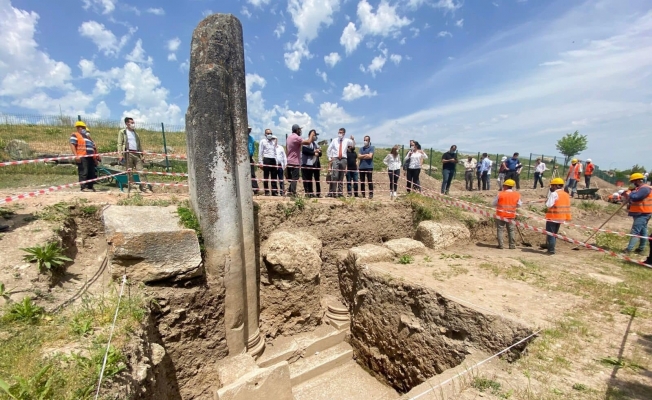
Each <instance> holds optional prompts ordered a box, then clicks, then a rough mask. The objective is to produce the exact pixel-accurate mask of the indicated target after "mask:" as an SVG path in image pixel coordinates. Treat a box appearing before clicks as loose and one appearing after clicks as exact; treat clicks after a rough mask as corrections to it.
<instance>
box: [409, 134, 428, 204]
mask: <svg viewBox="0 0 652 400" xmlns="http://www.w3.org/2000/svg"><path fill="white" fill-rule="evenodd" d="M427 158H428V156H427V155H426V153H424V152H423V151H422V150H421V145H420V144H419V142H417V141H415V142H414V145H413V146H412V148H411V149H410V151H409V152H408V153H407V155H406V156H405V162H406V163H408V167H407V181H408V182H407V192H408V193H410V189H411V188H414V189H415V190H418V191H419V192H420V191H421V182H420V181H419V174H420V173H421V164H423V161H424V160H426V159H427Z"/></svg>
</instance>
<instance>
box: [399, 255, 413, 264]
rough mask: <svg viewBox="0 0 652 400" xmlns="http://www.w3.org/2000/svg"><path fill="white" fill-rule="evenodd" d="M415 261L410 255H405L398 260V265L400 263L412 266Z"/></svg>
mask: <svg viewBox="0 0 652 400" xmlns="http://www.w3.org/2000/svg"><path fill="white" fill-rule="evenodd" d="M413 261H414V258H413V257H412V256H411V255H409V254H403V255H402V256H401V257H400V258H399V259H398V263H399V264H412V262H413Z"/></svg>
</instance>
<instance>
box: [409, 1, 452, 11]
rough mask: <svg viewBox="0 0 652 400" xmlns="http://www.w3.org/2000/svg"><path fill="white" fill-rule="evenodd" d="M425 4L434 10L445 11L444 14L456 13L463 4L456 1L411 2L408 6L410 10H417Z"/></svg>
mask: <svg viewBox="0 0 652 400" xmlns="http://www.w3.org/2000/svg"><path fill="white" fill-rule="evenodd" d="M424 4H429V5H430V6H431V7H434V8H441V9H443V10H444V13H448V12H455V11H456V10H458V9H459V8H461V7H462V2H461V1H458V2H455V0H437V1H433V0H409V1H408V4H407V5H408V7H409V8H410V9H412V10H416V9H417V8H419V7H421V6H422V5H424Z"/></svg>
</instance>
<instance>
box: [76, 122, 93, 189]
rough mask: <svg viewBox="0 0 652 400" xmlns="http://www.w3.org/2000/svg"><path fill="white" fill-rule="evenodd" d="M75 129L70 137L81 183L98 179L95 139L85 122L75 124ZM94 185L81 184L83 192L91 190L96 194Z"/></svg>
mask: <svg viewBox="0 0 652 400" xmlns="http://www.w3.org/2000/svg"><path fill="white" fill-rule="evenodd" d="M75 129H76V130H75V132H73V133H72V134H71V135H70V149H71V150H72V152H73V154H75V162H76V163H77V175H78V176H79V182H85V181H88V180H93V179H95V178H96V177H97V174H96V171H95V166H96V165H97V164H98V159H97V147H96V146H95V142H93V139H91V135H90V134H89V133H88V132H87V130H86V124H85V123H84V122H83V121H77V122H75ZM94 183H95V182H87V183H83V184H81V185H80V186H81V191H82V192H84V191H86V190H90V191H92V192H94V191H95V189H94V188H93V185H94Z"/></svg>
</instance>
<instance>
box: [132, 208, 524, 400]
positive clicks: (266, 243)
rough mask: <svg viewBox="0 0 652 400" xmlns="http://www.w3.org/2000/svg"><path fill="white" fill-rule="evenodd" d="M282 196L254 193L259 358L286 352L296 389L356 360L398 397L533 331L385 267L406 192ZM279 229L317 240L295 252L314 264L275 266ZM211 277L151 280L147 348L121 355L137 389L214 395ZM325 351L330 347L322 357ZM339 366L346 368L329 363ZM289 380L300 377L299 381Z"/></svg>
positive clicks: (307, 391) (152, 394)
mask: <svg viewBox="0 0 652 400" xmlns="http://www.w3.org/2000/svg"><path fill="white" fill-rule="evenodd" d="M290 205H291V203H286V204H280V203H272V202H269V203H263V202H261V204H259V205H258V206H257V207H256V229H257V238H258V243H257V247H258V248H259V254H260V259H261V261H260V277H259V279H260V304H261V314H260V315H261V317H260V321H261V322H260V323H261V332H264V334H265V339H266V343H267V346H266V349H265V352H264V353H263V354H262V356H261V357H260V358H259V359H258V365H259V367H261V368H267V367H269V366H270V365H271V364H274V363H276V362H282V361H285V362H287V363H288V364H289V368H290V377H289V379H291V381H292V388H293V389H292V390H293V393H294V397H295V398H296V399H302V398H320V397H319V394H320V393H321V392H323V391H324V390H326V389H320V387H319V385H317V384H316V383H315V384H312V383H311V382H313V381H315V382H316V381H318V379H319V377H318V376H323V377H327V378H328V381H329V385H331V386H332V385H337V382H338V379H339V378H338V376H341V375H351V376H358V375H356V374H360V373H361V371H362V370H363V369H364V371H367V372H364V371H362V373H364V374H368V373H370V374H371V375H373V377H374V378H375V381H376V382H381V383H380V384H379V385H380V389H378V390H381V389H382V386H384V385H387V386H389V387H391V388H393V389H389V387H387V386H384V387H387V389H382V390H381V391H380V392H374V393H382V394H383V395H382V396H381V397H382V398H398V397H399V396H400V393H407V392H408V391H410V390H411V389H412V388H414V387H415V386H417V385H419V384H421V383H423V382H425V381H426V380H428V379H429V378H431V377H433V376H435V375H438V374H441V373H443V372H445V371H446V370H448V369H450V368H454V367H455V366H458V365H460V364H461V363H462V362H464V360H465V359H466V357H467V355H468V354H469V353H471V352H472V351H476V350H480V351H482V352H486V353H495V352H497V351H499V350H502V349H503V348H506V347H508V346H510V345H512V344H513V343H515V342H517V341H518V340H520V339H523V338H525V337H527V336H528V335H529V334H531V332H532V330H531V328H529V327H527V326H526V325H525V324H523V323H521V322H518V321H516V320H512V319H509V318H507V317H503V316H499V315H496V314H493V313H490V312H485V311H483V310H480V309H477V308H474V307H472V306H469V305H467V304H460V303H459V302H456V301H454V300H453V299H451V298H449V297H447V296H446V295H445V294H442V293H441V291H440V290H438V288H437V287H433V286H431V285H423V284H421V283H419V282H414V281H412V280H410V279H404V278H403V277H401V276H400V275H401V274H400V273H396V271H391V270H390V268H387V266H388V265H397V264H396V263H397V260H398V258H399V253H392V252H391V251H389V250H388V249H387V247H384V245H385V244H387V243H389V242H390V241H392V240H393V239H400V238H404V237H406V236H413V235H415V224H414V220H413V218H414V217H415V213H414V211H413V209H412V208H411V207H410V206H409V205H408V204H402V203H394V204H392V205H378V206H374V207H369V206H360V205H356V206H351V205H345V204H319V203H313V204H309V205H307V206H306V207H305V209H303V210H295V211H293V212H292V213H285V212H283V213H280V212H279V207H288V206H290ZM473 226H474V228H473V229H472V232H471V238H475V237H477V236H478V235H480V236H482V235H489V234H491V232H492V229H493V228H492V226H491V224H490V223H489V224H488V223H487V222H486V221H484V222H483V221H479V222H476V223H475V224H474V225H473ZM279 232H281V233H283V234H285V233H290V234H294V235H299V237H301V238H303V239H301V240H298V241H297V242H292V243H285V244H283V245H281V244H279V245H278V246H277V247H279V246H280V247H279V248H278V249H277V250H278V252H280V253H288V254H294V253H291V252H292V251H293V250H291V249H293V248H295V249H296V247H297V246H299V245H300V244H301V243H299V242H305V243H312V242H315V243H319V247H318V249H317V250H314V251H312V252H309V251H307V250H306V251H305V252H304V253H300V254H303V256H305V257H306V258H305V260H306V261H305V262H304V263H303V264H309V261H308V258H309V257H310V254H313V253H314V254H317V255H316V257H318V260H319V265H318V273H317V274H314V275H313V274H309V273H308V272H306V271H307V270H306V269H305V268H304V269H296V270H293V272H292V273H287V270H286V269H284V268H280V266H279V263H280V261H272V260H273V258H272V257H271V256H270V255H269V253H270V252H271V250H270V248H271V247H273V246H272V245H271V242H273V241H274V240H276V239H275V237H277V236H278V235H279ZM279 237H281V238H282V237H284V236H282V235H281V236H279ZM308 237H311V238H312V239H310V240H308ZM466 240H468V239H466ZM412 242H416V241H412ZM410 243H411V242H410ZM461 243H463V240H462V242H461ZM315 246H317V245H315ZM360 246H362V247H360ZM308 250H311V249H308ZM302 251H303V250H302ZM406 251H408V252H410V251H412V250H406ZM314 254H313V256H314ZM370 255H371V257H370ZM405 267H406V268H409V267H410V266H405ZM215 287H216V285H214V284H213V283H212V282H210V281H207V280H206V279H205V278H203V277H201V278H195V279H191V280H187V281H185V282H177V283H170V284H166V283H165V282H159V283H157V284H156V285H152V286H148V288H147V290H148V291H149V292H150V294H151V295H152V296H153V297H154V298H155V300H154V301H153V302H152V303H151V306H150V307H151V310H152V313H151V317H150V318H149V320H148V324H147V327H146V329H145V330H144V333H143V334H141V336H140V339H139V340H140V342H139V343H140V345H139V346H140V347H141V349H145V350H141V351H140V353H139V352H138V351H132V352H131V353H133V354H134V355H135V356H134V357H133V360H132V362H131V363H130V364H132V368H131V369H132V372H131V375H137V372H138V370H140V371H141V374H140V375H141V378H143V377H145V376H146V377H147V379H146V381H148V382H149V383H148V384H147V386H149V387H150V389H149V390H145V391H144V392H142V393H140V394H139V396H138V397H140V398H152V399H153V398H161V397H160V396H165V398H169V399H174V398H179V399H200V398H212V397H211V396H213V395H214V393H216V391H217V390H218V389H219V388H220V387H223V386H225V385H227V382H222V381H220V379H224V378H223V374H221V373H220V368H221V367H220V366H221V365H222V364H224V363H225V362H226V357H227V355H228V348H227V346H226V336H225V332H224V293H223V292H219V291H216V290H215ZM333 304H338V305H339V307H340V308H341V309H342V310H343V311H341V313H342V314H344V319H346V314H347V311H348V318H349V319H350V325H349V322H346V323H342V321H339V322H338V321H333V320H332V319H330V320H329V315H328V314H327V311H328V310H329V306H330V305H333ZM331 311H332V310H331ZM330 314H331V315H330V317H332V312H331V313H330ZM341 317H342V315H340V319H342V318H341ZM333 322H335V323H333ZM329 324H330V325H329ZM284 346H285V347H284ZM525 346H526V344H523V345H521V346H519V347H515V348H514V349H512V351H511V352H510V353H507V354H506V357H507V359H508V360H511V359H514V358H516V357H518V355H519V354H520V352H521V351H522V350H523V348H524V347H525ZM136 347H138V346H135V348H136ZM158 347H160V348H162V349H164V354H165V356H164V357H163V358H161V357H160V356H159V357H158V358H159V360H158V363H157V364H156V365H154V364H153V361H152V360H154V359H156V358H157V357H155V356H153V354H152V353H153V350H152V349H158ZM329 352H331V353H332V354H333V356H332V357H331V359H328V360H326V361H323V360H325V359H326V358H327V356H328V354H329ZM338 352H339V353H338ZM349 353H351V355H352V357H351V355H349ZM319 357H321V359H320V358H319ZM351 358H353V360H351ZM320 360H322V361H320ZM334 360H335V361H334ZM319 363H322V364H319ZM351 363H352V364H353V365H352V364H351ZM355 363H357V365H359V366H361V367H362V368H360V367H355ZM312 364H314V365H312ZM311 368H312V369H311ZM337 368H340V369H342V368H345V370H342V372H341V373H340V374H339V375H338V372H337V371H338V370H337ZM346 368H348V369H346ZM355 368H358V369H359V370H355ZM143 370H146V372H147V373H142V371H143ZM331 370H332V371H331ZM327 374H331V375H327ZM362 378H363V377H360V376H358V378H356V379H358V380H360V379H362ZM131 381H132V382H138V379H132V380H131ZM372 381H373V379H372ZM125 382H129V380H128V379H127V380H125ZM140 382H141V383H140V384H143V383H144V381H143V380H142V379H141V381H140ZM311 385H312V386H311ZM342 385H346V383H342ZM364 385H369V388H371V387H372V386H374V385H376V384H375V383H373V382H371V381H368V382H367V384H363V386H364ZM358 386H359V385H358ZM297 387H300V388H301V389H300V390H299V391H297V390H296V389H297ZM374 387H375V386H374ZM368 390H370V391H372V392H373V390H372V389H368ZM394 390H395V391H394ZM261 393H262V392H261ZM157 396H158V397H157ZM261 398H263V397H261ZM356 398H365V397H364V395H363V396H362V397H360V395H356Z"/></svg>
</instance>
